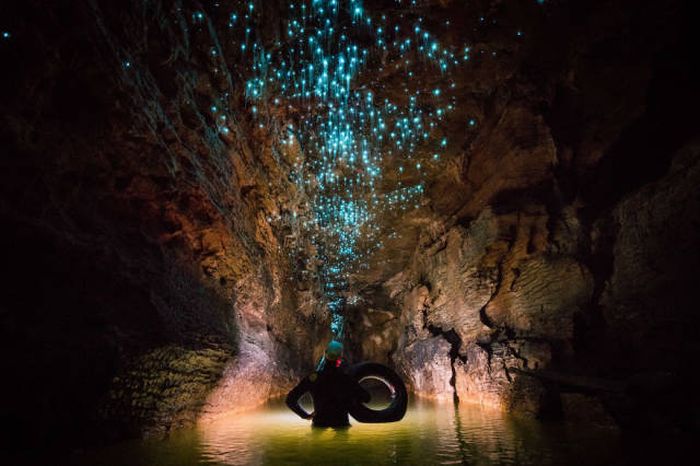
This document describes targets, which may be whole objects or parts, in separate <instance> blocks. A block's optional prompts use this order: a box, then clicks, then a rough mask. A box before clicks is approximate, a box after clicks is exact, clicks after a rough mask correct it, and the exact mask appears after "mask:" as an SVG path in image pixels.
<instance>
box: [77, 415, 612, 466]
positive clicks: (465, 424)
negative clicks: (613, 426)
mask: <svg viewBox="0 0 700 466" xmlns="http://www.w3.org/2000/svg"><path fill="white" fill-rule="evenodd" d="M618 449H619V448H618V440H617V438H616V437H615V435H614V434H612V433H611V432H609V431H585V432H584V431H581V430H577V429H572V428H567V427H565V426H563V425H559V424H558V425H544V424H541V423H538V422H534V421H527V420H518V419H513V418H510V417H508V416H505V415H503V414H501V413H500V412H497V411H491V410H485V409H481V408H479V407H474V406H462V407H460V408H459V409H456V408H455V407H453V406H452V405H451V404H435V403H430V402H421V403H413V404H412V405H411V406H410V407H409V411H408V413H407V414H406V417H405V418H404V420H403V421H401V422H399V423H392V424H359V423H355V425H354V426H353V427H350V428H347V429H312V428H311V426H310V424H309V422H308V421H302V420H300V419H299V418H298V417H296V416H295V415H294V414H293V413H291V412H289V411H288V410H286V409H285V408H284V407H283V406H281V405H279V404H276V405H271V406H268V407H266V408H265V409H264V410H260V411H257V412H252V413H244V414H239V415H236V416H231V417H228V418H223V419H219V420H217V421H215V422H213V423H210V424H206V425H202V426H199V427H198V428H197V429H193V430H191V431H184V432H180V433H178V434H177V435H174V436H172V437H171V438H169V439H168V440H165V441H159V442H156V441H153V442H135V443H132V444H127V445H120V446H115V447H113V448H111V449H107V450H101V451H99V452H91V453H86V454H83V455H82V458H80V459H82V460H83V461H84V463H80V464H104V465H110V464H130V465H139V464H144V465H146V464H148V465H166V464H167V465H173V466H176V465H249V464H253V465H258V464H262V465H265V464H275V465H276V464H285V465H309V464H334V465H336V464H337V465H341V464H346V465H355V464H363V465H364V464H369V465H382V464H469V465H493V464H499V465H500V464H518V465H550V464H551V465H554V464H610V463H612V462H614V461H613V460H614V459H615V457H616V455H617V452H618Z"/></svg>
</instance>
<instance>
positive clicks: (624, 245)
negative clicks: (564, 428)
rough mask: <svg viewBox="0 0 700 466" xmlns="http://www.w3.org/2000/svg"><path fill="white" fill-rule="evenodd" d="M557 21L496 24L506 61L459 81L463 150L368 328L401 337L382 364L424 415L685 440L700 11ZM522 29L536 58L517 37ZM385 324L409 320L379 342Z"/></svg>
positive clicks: (661, 8)
mask: <svg viewBox="0 0 700 466" xmlns="http://www.w3.org/2000/svg"><path fill="white" fill-rule="evenodd" d="M448 3H449V2H448ZM635 5H637V4H635ZM549 6H550V8H549V9H548V10H547V11H548V16H547V17H546V20H543V22H538V21H540V20H541V19H537V18H536V17H535V16H534V14H533V13H532V12H531V11H530V10H529V9H527V8H526V7H523V8H522V9H519V7H517V6H515V5H507V4H505V3H499V5H498V6H497V7H494V8H496V11H498V15H497V16H498V18H499V22H500V23H499V24H500V25H501V27H500V28H499V26H496V25H492V26H490V27H491V30H490V32H489V34H486V35H485V37H486V38H485V39H484V42H483V43H478V44H476V45H475V46H474V51H473V53H474V55H475V56H476V57H481V56H482V55H481V54H482V53H484V52H491V51H494V56H496V55H498V56H500V57H501V58H500V59H499V60H493V59H491V60H489V59H487V58H486V57H487V56H486V55H484V56H483V58H481V59H478V60H476V61H475V63H474V64H473V67H471V68H469V69H468V70H466V71H465V72H464V76H463V77H462V79H458V80H457V83H458V86H459V89H460V90H461V91H462V97H461V98H460V99H459V102H458V104H457V108H458V109H461V110H458V113H459V117H457V118H454V119H453V120H456V121H457V123H454V125H455V128H454V131H452V132H450V131H448V132H447V134H449V135H450V137H452V138H454V137H458V138H460V142H461V145H460V144H459V143H457V144H455V146H457V147H460V149H459V150H456V151H455V152H454V153H453V154H452V158H451V159H450V160H448V161H447V162H446V163H445V168H444V170H442V172H441V173H438V174H436V176H435V178H434V179H432V180H431V184H430V186H429V189H428V194H427V195H428V198H429V202H428V203H427V206H425V207H423V208H422V209H421V210H420V211H419V212H418V213H417V214H415V215H414V216H413V218H412V219H411V221H412V222H413V224H412V226H415V225H416V224H418V225H420V228H419V234H418V238H417V245H416V243H413V244H409V245H408V247H407V248H406V249H404V255H405V257H406V258H407V260H406V261H405V262H404V263H403V266H402V267H400V268H399V269H400V270H399V271H398V273H394V274H393V275H392V276H391V277H390V278H388V277H384V278H382V279H381V283H382V285H381V288H382V290H383V291H382V293H378V292H377V291H376V288H377V285H376V284H371V285H370V286H368V288H367V290H368V291H367V292H366V293H365V294H364V299H365V303H366V305H365V310H364V311H363V310H362V309H360V311H359V313H360V314H361V315H363V316H365V317H364V318H356V319H355V321H354V324H353V328H354V331H355V333H356V334H357V335H358V338H360V339H367V340H371V339H372V338H375V337H376V336H377V335H388V336H390V335H397V338H396V339H394V340H391V341H384V342H383V343H382V348H383V350H382V352H383V353H385V354H389V358H388V360H389V361H391V362H392V363H393V364H395V366H396V367H397V368H398V369H399V370H401V371H402V372H403V374H404V375H405V377H406V379H407V380H408V381H409V382H410V384H411V386H412V388H413V389H414V391H415V392H416V393H417V394H418V395H420V396H426V397H434V398H442V399H452V398H453V397H454V398H455V399H458V400H459V402H476V403H480V404H483V405H489V406H494V407H498V408H501V409H507V410H509V411H512V412H520V413H524V414H528V415H533V416H538V417H557V418H559V417H561V416H562V415H564V416H567V417H568V418H569V419H572V420H574V419H575V420H581V419H584V418H587V420H588V422H594V423H600V424H610V420H611V419H613V418H614V419H615V422H616V423H617V424H619V425H622V426H624V427H632V428H639V427H640V426H648V427H650V428H658V427H661V428H667V427H669V426H671V427H673V428H680V427H679V426H683V425H687V423H689V422H690V423H692V422H694V421H692V419H693V416H695V414H693V413H697V397H696V396H694V395H693V394H692V393H693V390H694V388H692V387H695V385H694V383H693V382H692V381H693V380H694V377H693V376H692V374H691V373H690V371H689V370H688V367H687V365H686V364H687V362H688V361H690V360H693V359H694V358H695V357H696V356H697V355H698V347H697V345H695V343H693V341H694V338H693V337H692V335H691V334H690V333H689V332H691V331H690V330H689V329H691V328H697V323H698V320H697V317H696V316H695V315H694V309H695V307H696V306H695V305H694V304H693V298H692V285H691V283H690V280H692V278H691V277H692V276H693V271H694V270H695V269H697V267H698V266H700V261H699V260H698V259H699V257H698V244H697V240H696V238H695V236H697V235H696V234H695V230H696V227H697V212H698V198H697V189H695V188H694V187H693V186H697V183H698V181H699V180H698V178H697V172H696V168H697V164H698V153H697V150H696V146H695V141H697V137H698V136H699V134H698V128H697V127H694V125H692V124H690V123H689V122H688V118H689V115H691V114H692V112H693V109H694V108H695V105H696V104H697V103H698V94H697V92H696V91H695V90H694V89H693V86H692V85H690V83H691V82H692V81H693V79H696V78H697V77H698V76H697V73H696V72H695V71H693V70H692V69H691V68H692V63H694V62H695V59H694V58H691V57H692V53H691V52H690V50H689V49H688V46H687V42H686V39H687V38H688V37H689V31H690V29H689V28H688V24H687V22H686V20H685V19H684V17H685V16H684V15H685V13H687V11H686V10H684V8H685V7H686V6H687V5H685V4H684V3H683V2H666V3H665V4H664V5H656V6H654V7H652V6H650V5H645V6H643V7H641V8H640V9H636V7H633V6H632V5H631V4H627V3H626V2H593V3H590V4H587V6H585V7H584V6H583V5H582V4H581V5H578V6H576V5H575V4H574V3H572V4H568V5H564V4H563V3H562V4H552V5H549ZM449 8H450V6H449V5H448V6H446V7H445V11H448V12H449V11H450V10H449ZM630 8H632V9H635V14H634V15H632V14H629V12H630V11H632V10H631V9H630ZM684 12H685V13H684ZM443 13H444V12H443ZM434 14H436V15H438V14H440V13H439V12H438V13H434ZM494 16H496V15H494ZM468 18H469V17H468V16H467V19H465V21H468V20H469V19H468ZM516 21H519V23H518V24H522V25H523V30H524V31H525V36H526V37H528V41H527V45H524V44H519V43H517V41H515V40H514V39H513V38H512V37H511V38H509V37H507V36H505V35H503V29H507V28H505V27H503V26H502V25H503V24H504V23H506V24H515V22H516ZM494 24H495V23H494ZM535 24H536V25H537V27H535ZM484 27H486V26H484ZM479 49H481V51H480V50H479ZM496 52H498V54H496ZM469 118H474V119H475V120H476V121H478V127H477V128H475V129H473V130H472V129H469V128H468V129H466V130H465V129H464V122H465V121H467V120H468V119H469ZM398 231H399V232H400V233H403V234H404V235H406V236H407V235H408V232H409V227H408V226H407V227H406V228H405V229H404V230H398ZM412 247H413V248H414V249H411V248H412ZM380 254H381V253H380ZM387 254H388V253H387ZM381 257H382V258H384V257H385V256H381ZM359 280H360V279H358V281H359ZM378 294H383V296H385V297H388V298H389V302H388V303H384V302H381V304H376V303H377V302H378V301H377V299H376V296H377V295H378ZM380 301H381V300H380ZM377 312H389V313H391V314H392V315H393V316H394V318H393V319H389V320H386V321H385V322H383V323H382V324H381V325H378V324H376V323H371V322H370V323H371V325H368V323H367V319H371V316H372V315H373V314H376V313H377ZM358 351H360V352H361V353H363V354H365V353H364V351H365V350H364V348H358ZM367 354H372V353H371V352H370V353H367ZM684 355H685V356H684ZM673 400H676V401H673ZM678 400H684V401H685V402H686V405H685V408H684V406H683V405H682V404H681V402H680V401H678ZM687 403H689V404H687ZM688 406H691V408H688ZM583 411H590V413H599V415H597V416H594V417H596V419H591V416H592V415H591V416H588V417H587V416H585V415H584V414H585V413H583Z"/></svg>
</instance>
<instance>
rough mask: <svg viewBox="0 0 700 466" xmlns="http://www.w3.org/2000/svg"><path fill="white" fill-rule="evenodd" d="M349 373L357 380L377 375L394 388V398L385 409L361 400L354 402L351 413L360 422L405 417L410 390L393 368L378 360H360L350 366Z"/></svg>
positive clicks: (379, 421)
mask: <svg viewBox="0 0 700 466" xmlns="http://www.w3.org/2000/svg"><path fill="white" fill-rule="evenodd" d="M348 374H349V375H350V376H351V377H353V378H354V379H355V380H356V381H357V382H359V381H360V380H362V379H363V378H364V377H370V376H371V377H377V378H380V379H382V380H383V381H384V382H385V383H388V384H389V385H391V386H392V387H393V388H394V399H393V400H392V401H391V403H390V404H389V406H387V407H386V408H384V409H379V410H375V409H371V408H369V407H367V406H365V405H364V404H363V403H361V402H359V401H358V402H355V403H353V404H352V407H351V408H350V410H349V412H350V415H351V416H352V417H353V418H355V420H356V421H358V422H367V423H381V422H396V421H400V420H401V419H403V417H404V415H405V414H406V407H407V406H408V392H407V391H406V385H405V384H404V383H403V380H401V378H400V377H399V376H398V374H396V372H394V371H393V370H392V369H390V368H388V367H386V366H385V365H383V364H379V363H376V362H360V363H357V364H353V365H351V366H350V367H349V368H348Z"/></svg>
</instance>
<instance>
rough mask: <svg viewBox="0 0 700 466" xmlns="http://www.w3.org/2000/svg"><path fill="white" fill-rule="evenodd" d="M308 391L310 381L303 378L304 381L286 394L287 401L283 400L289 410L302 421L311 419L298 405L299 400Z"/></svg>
mask: <svg viewBox="0 0 700 466" xmlns="http://www.w3.org/2000/svg"><path fill="white" fill-rule="evenodd" d="M310 389H311V381H310V380H309V378H308V377H304V379H303V380H302V381H301V382H299V384H298V385H297V386H296V387H294V388H293V389H292V391H291V392H289V394H287V399H286V400H285V402H286V403H287V406H289V409H291V410H292V411H294V412H295V413H297V415H298V416H299V417H300V418H302V419H310V418H311V417H312V415H311V414H309V413H307V412H306V411H305V410H304V408H302V407H301V406H300V405H299V399H300V398H301V397H302V396H304V394H305V393H306V392H308V391H309V390H310Z"/></svg>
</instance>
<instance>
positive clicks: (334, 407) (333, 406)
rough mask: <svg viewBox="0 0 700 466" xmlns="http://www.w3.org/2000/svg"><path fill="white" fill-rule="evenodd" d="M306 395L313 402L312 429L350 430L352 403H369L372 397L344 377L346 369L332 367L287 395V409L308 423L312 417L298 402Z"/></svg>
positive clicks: (314, 375) (351, 379) (328, 365)
mask: <svg viewBox="0 0 700 466" xmlns="http://www.w3.org/2000/svg"><path fill="white" fill-rule="evenodd" d="M307 392H309V393H311V396H312V397H313V400H314V420H313V425H314V426H317V427H341V426H349V425H350V422H349V420H348V410H349V409H350V406H351V405H352V403H353V402H354V401H355V400H357V401H361V402H363V403H366V402H368V401H369V400H370V394H369V393H368V392H367V391H366V390H365V389H364V388H362V387H361V386H360V384H359V383H357V382H356V381H355V380H354V379H353V378H352V377H350V376H349V375H348V374H346V373H345V370H344V368H343V366H341V367H339V368H338V367H335V366H334V365H333V364H327V365H326V367H325V368H324V369H323V370H321V371H320V372H314V373H312V374H311V375H309V376H308V377H305V378H304V379H303V380H302V381H301V382H299V385H297V386H296V387H294V388H293V389H292V391H291V392H289V394H288V395H287V406H289V408H290V409H291V410H292V411H294V412H295V413H297V414H298V415H299V416H300V417H302V418H303V419H309V417H310V414H309V413H307V412H306V411H304V409H303V408H302V407H301V406H299V399H300V398H301V397H302V396H304V394H305V393H307Z"/></svg>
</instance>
